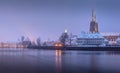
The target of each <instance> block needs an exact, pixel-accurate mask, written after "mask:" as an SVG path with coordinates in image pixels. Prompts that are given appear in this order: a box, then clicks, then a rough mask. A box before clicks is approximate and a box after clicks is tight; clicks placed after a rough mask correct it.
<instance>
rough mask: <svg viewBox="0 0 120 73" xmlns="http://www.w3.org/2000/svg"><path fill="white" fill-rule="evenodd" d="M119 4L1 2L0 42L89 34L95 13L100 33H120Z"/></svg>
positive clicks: (41, 0) (86, 0) (68, 0)
mask: <svg viewBox="0 0 120 73" xmlns="http://www.w3.org/2000/svg"><path fill="white" fill-rule="evenodd" d="M119 3H120V1H119V0H110V1H109V0H106V1H104V0H101V1H98V0H91V1H90V0H74V1H73V0H51V1H49V0H0V33H1V35H0V42H2V41H18V39H19V38H20V37H21V36H25V37H29V38H30V39H34V40H35V39H36V38H38V37H41V39H42V40H43V41H46V40H48V38H49V39H50V40H57V39H58V37H59V36H60V35H61V33H62V32H64V30H65V29H68V32H70V33H73V34H77V35H79V34H80V32H81V31H86V32H88V31H89V25H90V21H91V10H92V8H94V9H95V12H96V19H97V22H98V24H99V31H100V32H120V30H119V27H120V21H119V18H120V15H119V12H120V10H119V6H120V5H119Z"/></svg>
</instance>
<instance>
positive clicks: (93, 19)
mask: <svg viewBox="0 0 120 73" xmlns="http://www.w3.org/2000/svg"><path fill="white" fill-rule="evenodd" d="M92 21H95V22H96V14H95V11H94V9H92Z"/></svg>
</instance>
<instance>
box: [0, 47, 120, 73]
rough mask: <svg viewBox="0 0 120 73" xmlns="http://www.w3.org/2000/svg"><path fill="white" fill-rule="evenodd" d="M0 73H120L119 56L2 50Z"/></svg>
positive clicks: (94, 53)
mask: <svg viewBox="0 0 120 73" xmlns="http://www.w3.org/2000/svg"><path fill="white" fill-rule="evenodd" d="M0 73H120V52H119V51H116V52H115V51H76V50H75V51H71V50H66V51H62V50H40V49H18V48H17V49H15V48H11V49H10V48H1V49H0Z"/></svg>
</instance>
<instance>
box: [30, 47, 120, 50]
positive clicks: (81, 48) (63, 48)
mask: <svg viewBox="0 0 120 73" xmlns="http://www.w3.org/2000/svg"><path fill="white" fill-rule="evenodd" d="M28 49H43V50H80V51H120V46H106V47H71V46H66V47H65V46H64V47H56V46H31V47H28Z"/></svg>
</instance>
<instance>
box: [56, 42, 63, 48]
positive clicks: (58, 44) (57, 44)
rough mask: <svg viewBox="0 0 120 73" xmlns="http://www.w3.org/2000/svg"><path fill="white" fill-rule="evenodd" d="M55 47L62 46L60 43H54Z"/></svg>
mask: <svg viewBox="0 0 120 73" xmlns="http://www.w3.org/2000/svg"><path fill="white" fill-rule="evenodd" d="M55 46H56V47H62V46H63V45H62V44H61V43H56V44H55Z"/></svg>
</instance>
